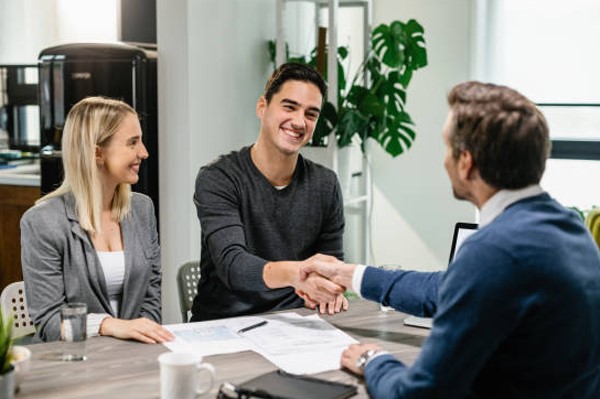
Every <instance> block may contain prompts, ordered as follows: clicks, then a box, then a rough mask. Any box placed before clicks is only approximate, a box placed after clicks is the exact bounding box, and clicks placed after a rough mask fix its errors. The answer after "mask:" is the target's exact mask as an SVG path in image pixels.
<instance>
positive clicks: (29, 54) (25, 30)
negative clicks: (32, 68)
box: [0, 0, 56, 64]
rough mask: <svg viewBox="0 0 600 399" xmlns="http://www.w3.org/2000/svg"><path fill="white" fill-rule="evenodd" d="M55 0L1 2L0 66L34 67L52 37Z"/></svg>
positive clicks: (54, 28)
mask: <svg viewBox="0 0 600 399" xmlns="http://www.w3.org/2000/svg"><path fill="white" fill-rule="evenodd" d="M55 6H56V4H55V0H0V64H35V63H36V62H37V56H38V54H39V52H40V50H41V49H43V48H45V47H47V46H48V45H50V44H52V43H53V41H54V37H55V32H56V25H55V15H56V14H55Z"/></svg>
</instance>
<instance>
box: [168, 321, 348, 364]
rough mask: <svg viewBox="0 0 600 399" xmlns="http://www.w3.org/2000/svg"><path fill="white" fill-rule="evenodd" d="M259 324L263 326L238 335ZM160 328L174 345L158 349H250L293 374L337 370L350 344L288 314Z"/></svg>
mask: <svg viewBox="0 0 600 399" xmlns="http://www.w3.org/2000/svg"><path fill="white" fill-rule="evenodd" d="M262 321H266V322H267V323H266V324H261V325H260V327H256V328H252V329H248V330H247V331H245V332H240V330H242V329H244V328H246V327H249V326H254V325H256V324H258V323H260V322H262ZM165 327H166V328H167V329H169V330H170V331H171V332H172V333H173V334H174V335H175V340H173V341H171V342H166V343H165V344H164V345H165V346H166V347H167V348H169V349H171V350H172V351H174V352H192V351H193V352H194V353H198V354H201V355H203V356H208V355H216V354H223V353H235V352H241V351H245V350H253V351H255V352H257V353H259V354H260V355H262V356H264V357H265V358H267V359H268V360H269V361H271V362H272V363H274V364H275V365H276V366H278V367H279V368H281V369H283V370H284V371H286V372H288V373H293V374H311V373H320V372H322V371H328V370H335V369H338V368H339V367H340V357H341V353H342V351H343V350H344V349H345V348H346V347H348V345H350V344H353V343H356V340H354V339H353V338H352V337H350V336H349V335H348V334H346V333H344V332H343V331H341V330H339V329H337V328H336V327H334V326H332V325H331V324H329V323H328V322H326V321H325V320H323V319H321V318H320V317H319V316H318V315H310V316H301V315H299V314H297V313H294V312H287V313H278V314H272V315H265V316H260V317H259V316H244V317H235V318H230V319H221V320H212V321H206V322H199V323H186V324H174V325H167V326H165Z"/></svg>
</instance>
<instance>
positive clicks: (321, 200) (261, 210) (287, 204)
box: [192, 147, 344, 321]
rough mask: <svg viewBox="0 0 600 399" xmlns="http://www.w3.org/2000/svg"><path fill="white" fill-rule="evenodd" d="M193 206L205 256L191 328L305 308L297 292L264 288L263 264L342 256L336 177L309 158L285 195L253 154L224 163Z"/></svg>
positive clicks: (201, 178)
mask: <svg viewBox="0 0 600 399" xmlns="http://www.w3.org/2000/svg"><path fill="white" fill-rule="evenodd" d="M194 203H195V204H196V209H197V212H198V218H199V220H200V227H201V229H202V250H201V257H200V267H201V278H200V282H199V283H198V293H197V295H196V298H195V299H194V305H193V309H192V313H193V315H192V321H199V320H210V319H216V318H222V317H232V316H239V315H246V314H254V313H260V312H267V311H271V310H280V309H290V308H295V307H300V306H303V304H304V302H303V301H302V299H300V298H299V297H298V296H297V295H296V294H295V292H294V289H293V288H291V287H287V288H280V289H270V288H268V287H267V286H266V285H265V283H264V281H263V278H262V273H263V267H264V265H265V264H266V263H267V262H269V261H281V260H304V259H306V258H308V257H310V256H312V255H314V254H315V253H324V254H329V255H333V256H336V257H338V258H340V259H341V258H342V257H343V237H342V236H343V232H344V211H343V201H342V194H341V190H340V186H339V182H338V180H337V177H336V175H335V173H334V172H333V171H331V170H329V169H327V168H325V167H323V166H321V165H319V164H316V163H314V162H311V161H309V160H307V159H305V158H303V157H302V156H299V158H298V164H297V166H296V171H295V172H294V176H293V179H292V181H291V183H290V184H289V185H288V186H287V187H285V188H284V189H282V190H278V189H276V188H275V187H273V186H272V185H271V184H270V183H269V182H268V180H267V179H266V178H265V177H264V176H263V175H262V174H261V173H260V171H259V170H258V169H257V168H256V166H255V165H254V163H253V162H252V159H251V158H250V147H244V148H242V149H241V150H240V151H236V152H232V153H230V154H227V155H224V156H221V157H220V158H219V159H217V160H216V161H215V162H213V163H211V164H209V165H206V166H204V167H202V168H201V169H200V171H199V172H198V176H197V178H196V191H195V194H194Z"/></svg>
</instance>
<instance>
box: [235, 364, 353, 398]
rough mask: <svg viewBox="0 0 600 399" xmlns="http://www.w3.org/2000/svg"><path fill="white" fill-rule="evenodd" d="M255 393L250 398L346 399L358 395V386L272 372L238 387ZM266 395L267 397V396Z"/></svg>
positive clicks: (277, 371)
mask: <svg viewBox="0 0 600 399" xmlns="http://www.w3.org/2000/svg"><path fill="white" fill-rule="evenodd" d="M238 389H243V390H247V392H248V391H250V392H255V394H254V395H253V394H251V395H250V397H255V398H260V397H267V398H273V399H312V398H314V399H344V398H349V397H351V396H354V395H356V386H354V385H349V384H343V383H341V382H332V381H327V380H322V379H319V378H314V377H307V376H303V375H294V374H289V373H286V372H285V371H282V370H276V371H272V372H270V373H267V374H263V375H261V376H259V377H256V378H253V379H251V380H249V381H246V382H244V383H243V384H241V385H238ZM265 394H266V395H265Z"/></svg>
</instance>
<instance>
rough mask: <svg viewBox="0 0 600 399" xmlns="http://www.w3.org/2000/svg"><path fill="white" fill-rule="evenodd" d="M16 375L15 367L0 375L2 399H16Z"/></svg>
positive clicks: (0, 397)
mask: <svg viewBox="0 0 600 399" xmlns="http://www.w3.org/2000/svg"><path fill="white" fill-rule="evenodd" d="M15 380H16V373H15V368H14V366H11V367H10V370H8V372H7V373H5V374H0V399H14V397H15Z"/></svg>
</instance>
